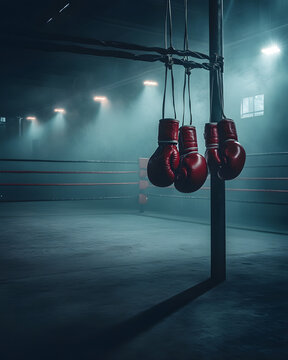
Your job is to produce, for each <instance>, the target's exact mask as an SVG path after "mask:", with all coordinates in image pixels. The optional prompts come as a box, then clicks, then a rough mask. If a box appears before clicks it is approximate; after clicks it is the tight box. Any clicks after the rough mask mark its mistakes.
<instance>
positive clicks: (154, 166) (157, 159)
mask: <svg viewBox="0 0 288 360" xmlns="http://www.w3.org/2000/svg"><path fill="white" fill-rule="evenodd" d="M178 129H179V121H178V120H174V119H161V120H160V121H159V131H158V144H159V146H158V149H157V150H156V151H155V152H154V154H153V155H152V156H151V157H150V159H149V161H148V166H147V175H148V178H149V180H150V182H151V183H152V184H153V185H155V186H160V187H165V186H169V185H172V184H173V182H174V178H175V171H176V169H177V168H178V166H179V151H178V149H177V144H178Z"/></svg>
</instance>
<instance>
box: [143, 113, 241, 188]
mask: <svg viewBox="0 0 288 360" xmlns="http://www.w3.org/2000/svg"><path fill="white" fill-rule="evenodd" d="M178 135H179V151H178V148H177V144H178ZM204 137H205V143H206V152H205V158H206V159H205V158H204V157H203V156H202V155H200V154H199V153H198V145H197V135H196V129H195V127H194V126H182V127H181V128H180V129H179V121H178V120H174V119H162V120H160V121H159V131H158V144H159V146H158V148H157V150H156V151H155V152H154V154H153V155H152V156H151V158H150V159H149V161H148V166H147V174H148V178H149V180H150V182H151V183H152V184H153V185H155V186H159V187H166V186H169V185H172V184H173V183H174V185H175V188H176V189H177V190H178V191H180V192H183V193H190V192H194V191H196V190H198V189H200V188H201V186H202V185H203V184H204V182H205V181H206V178H207V175H208V169H207V164H208V168H209V171H210V173H211V174H217V175H218V177H219V178H220V179H223V180H231V179H234V178H235V177H237V176H238V175H239V174H240V172H241V171H242V169H243V167H244V164H245V158H246V154H245V150H244V148H243V147H242V146H241V145H240V143H239V142H238V137H237V132H236V127H235V123H234V121H233V120H231V119H223V120H221V121H220V122H219V123H208V124H206V125H205V133H204Z"/></svg>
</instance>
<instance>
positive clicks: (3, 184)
mask: <svg viewBox="0 0 288 360" xmlns="http://www.w3.org/2000/svg"><path fill="white" fill-rule="evenodd" d="M103 185H139V182H138V181H137V182H124V183H55V184H51V183H43V184H39V183H38V184H37V183H36V184H29V183H27V184H21V183H19V184H17V183H16V184H15V183H12V184H9V183H2V184H1V183H0V186H103Z"/></svg>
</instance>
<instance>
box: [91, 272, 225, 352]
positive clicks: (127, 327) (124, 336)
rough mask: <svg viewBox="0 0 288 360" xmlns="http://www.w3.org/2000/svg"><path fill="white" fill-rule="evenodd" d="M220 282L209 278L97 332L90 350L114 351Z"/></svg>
mask: <svg viewBox="0 0 288 360" xmlns="http://www.w3.org/2000/svg"><path fill="white" fill-rule="evenodd" d="M218 284H219V281H218V282H217V281H215V280H212V279H211V278H209V279H207V280H205V281H203V282H201V283H199V284H197V285H195V286H193V287H191V288H189V289H187V290H185V291H183V292H181V293H179V294H177V295H175V296H173V297H171V298H169V299H167V300H165V301H163V302H161V303H159V304H157V305H155V306H153V307H151V308H150V309H148V310H145V311H143V312H141V313H139V314H137V315H136V316H134V317H132V318H130V319H128V320H126V321H124V322H122V323H120V324H117V325H116V326H113V327H112V328H110V329H106V330H105V331H104V332H102V333H100V334H97V336H96V338H95V337H94V339H93V347H91V348H90V351H92V350H93V348H94V349H95V350H96V351H97V354H98V356H99V354H102V355H104V354H105V353H107V352H110V351H114V350H115V349H116V348H117V347H118V346H120V345H122V344H124V343H126V342H129V341H130V340H132V339H133V338H135V337H136V336H138V335H140V334H141V333H143V332H145V331H147V330H149V329H150V328H152V327H153V326H155V325H156V324H157V323H159V322H161V321H162V320H164V319H165V318H166V317H168V316H169V315H171V314H173V313H174V312H176V311H177V310H179V309H181V308H182V307H184V306H185V305H187V304H189V303H190V302H191V301H193V300H195V299H197V298H198V297H199V296H201V295H203V294H204V293H206V292H207V291H209V290H211V289H212V288H213V287H215V286H216V285H218ZM91 340H92V339H91Z"/></svg>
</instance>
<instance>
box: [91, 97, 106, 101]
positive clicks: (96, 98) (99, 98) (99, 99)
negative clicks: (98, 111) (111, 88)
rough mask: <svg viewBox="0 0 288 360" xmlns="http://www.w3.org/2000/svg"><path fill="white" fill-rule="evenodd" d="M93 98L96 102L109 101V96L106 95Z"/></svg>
mask: <svg viewBox="0 0 288 360" xmlns="http://www.w3.org/2000/svg"><path fill="white" fill-rule="evenodd" d="M93 100H94V101H96V102H105V101H107V97H106V96H94V97H93Z"/></svg>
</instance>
